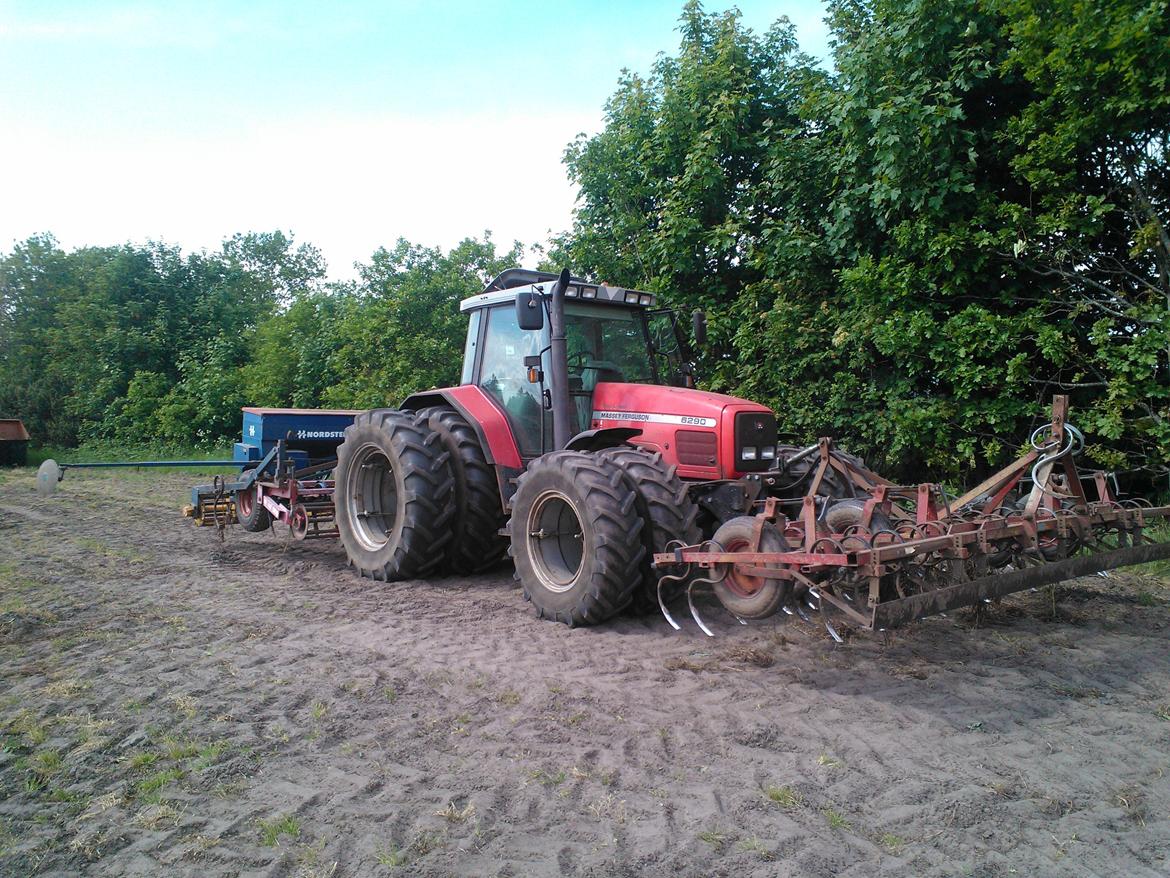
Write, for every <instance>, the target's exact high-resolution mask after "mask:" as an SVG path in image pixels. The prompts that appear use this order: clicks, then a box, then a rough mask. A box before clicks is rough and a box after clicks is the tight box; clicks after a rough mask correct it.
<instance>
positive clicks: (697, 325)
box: [691, 311, 707, 348]
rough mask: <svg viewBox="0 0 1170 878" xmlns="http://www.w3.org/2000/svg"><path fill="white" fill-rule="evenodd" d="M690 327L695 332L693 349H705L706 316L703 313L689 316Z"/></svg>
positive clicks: (696, 312)
mask: <svg viewBox="0 0 1170 878" xmlns="http://www.w3.org/2000/svg"><path fill="white" fill-rule="evenodd" d="M691 327H692V329H694V331H695V347H699V348H701V347H705V346H706V344H707V315H706V314H705V313H704V312H703V311H695V312H694V313H693V314H691Z"/></svg>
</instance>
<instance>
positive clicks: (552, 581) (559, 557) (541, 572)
mask: <svg viewBox="0 0 1170 878" xmlns="http://www.w3.org/2000/svg"><path fill="white" fill-rule="evenodd" d="M526 532H527V534H528V550H529V551H528V555H529V557H530V558H532V562H533V566H534V567H535V568H536V573H537V575H538V576H539V577H540V581H541V583H542V584H543V585H544V587H545V588H547V589H548V590H549V591H553V592H558V593H559V592H565V591H568V590H569V589H570V588H572V587H573V582H574V581H575V580H576V579H577V574H578V573H580V572H581V564H582V563H583V561H584V556H585V543H584V530H583V528H582V527H581V520H580V519H579V518H578V517H577V513H576V512H575V511H574V510H573V504H572V502H571V501H570V500H569V498H568V497H566V496H565V495H564V494H562V493H561V492H560V491H545V492H544V493H543V494H541V495H540V496H539V497H537V498H536V502H534V503H533V504H532V510H531V511H530V512H529V513H528V526H527V528H526Z"/></svg>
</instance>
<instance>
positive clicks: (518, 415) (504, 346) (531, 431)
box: [479, 304, 544, 457]
mask: <svg viewBox="0 0 1170 878" xmlns="http://www.w3.org/2000/svg"><path fill="white" fill-rule="evenodd" d="M484 319H486V320H487V329H486V330H485V332H484V337H483V354H482V358H483V365H482V366H481V368H480V371H479V386H480V387H482V388H483V389H484V390H485V391H487V393H489V394H490V395H491V396H493V397H494V398H495V399H496V400H497V401H499V403H500V404H501V405H502V406H503V408H504V411H505V412H506V413H507V415H508V420H509V421H510V422H511V424H512V432H513V434H514V435H515V436H516V444H517V445H518V446H519V447H520V453H521V454H522V455H525V456H528V457H531V456H534V455H537V454H540V453H541V447H540V422H541V417H542V409H541V402H540V387H539V385H536V384H529V383H528V373H527V370H526V369H525V368H524V358H525V357H531V356H536V355H537V354H539V353H540V350H541V348H542V347H543V340H544V333H543V332H536V331H530V330H524V329H521V328H520V327H519V326H517V325H516V309H515V308H514V307H513V306H512V305H510V304H509V305H503V306H496V307H493V308H488V309H486V312H485V313H484Z"/></svg>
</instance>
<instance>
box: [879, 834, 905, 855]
mask: <svg viewBox="0 0 1170 878" xmlns="http://www.w3.org/2000/svg"><path fill="white" fill-rule="evenodd" d="M878 844H880V845H881V846H882V847H883V848H885V849H886V850H887V851H889V852H890V853H891V854H896V853H898V852H899V851H900V850H902V848H903V847H905V846H906V840H905V839H903V838H901V837H900V836H897V835H894V834H893V833H892V832H887V833H885V834H884V835H882V837H881V838H879V839H878Z"/></svg>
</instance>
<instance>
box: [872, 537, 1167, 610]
mask: <svg viewBox="0 0 1170 878" xmlns="http://www.w3.org/2000/svg"><path fill="white" fill-rule="evenodd" d="M1165 558H1170V543H1147V544H1145V545H1142V546H1130V547H1127V548H1124V549H1115V550H1114V551H1112V552H1103V553H1100V554H1094V555H1080V556H1078V557H1076V558H1066V559H1065V560H1064V561H1055V562H1053V563H1051V564H1041V565H1039V566H1036V567H1029V568H1027V569H1026V570H1014V571H1012V572H1011V573H997V574H994V575H992V576H984V577H982V578H980V579H973V580H971V581H970V582H964V583H962V584H960V585H952V586H948V587H946V588H939V589H935V590H934V591H928V592H924V593H922V594H916V595H911V596H910V597H906V598H899V599H898V600H894V601H886V602H885V603H881V604H878V606H877V607H875V608H874V614H873V625H872V627H874V628H896V627H897V626H899V625H904V624H906V623H907V622H912V621H913V620H915V619H921V618H922V617H924V616H933V615H935V614H937V613H945V612H946V611H947V610H951V609H954V608H955V607H963V606H969V605H971V604H975V603H978V602H979V601H981V600H985V599H986V600H992V599H994V598H998V597H1003V596H1004V595H1009V594H1012V593H1013V592H1017V591H1023V590H1024V589H1026V588H1039V587H1040V586H1043V585H1052V584H1053V583H1056V582H1062V581H1064V580H1066V579H1076V578H1077V577H1078V576H1090V575H1091V574H1094V573H1100V572H1101V571H1102V570H1113V569H1114V568H1117V567H1129V566H1131V565H1133V564H1146V563H1148V562H1150V561H1160V560H1163V559H1165Z"/></svg>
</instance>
